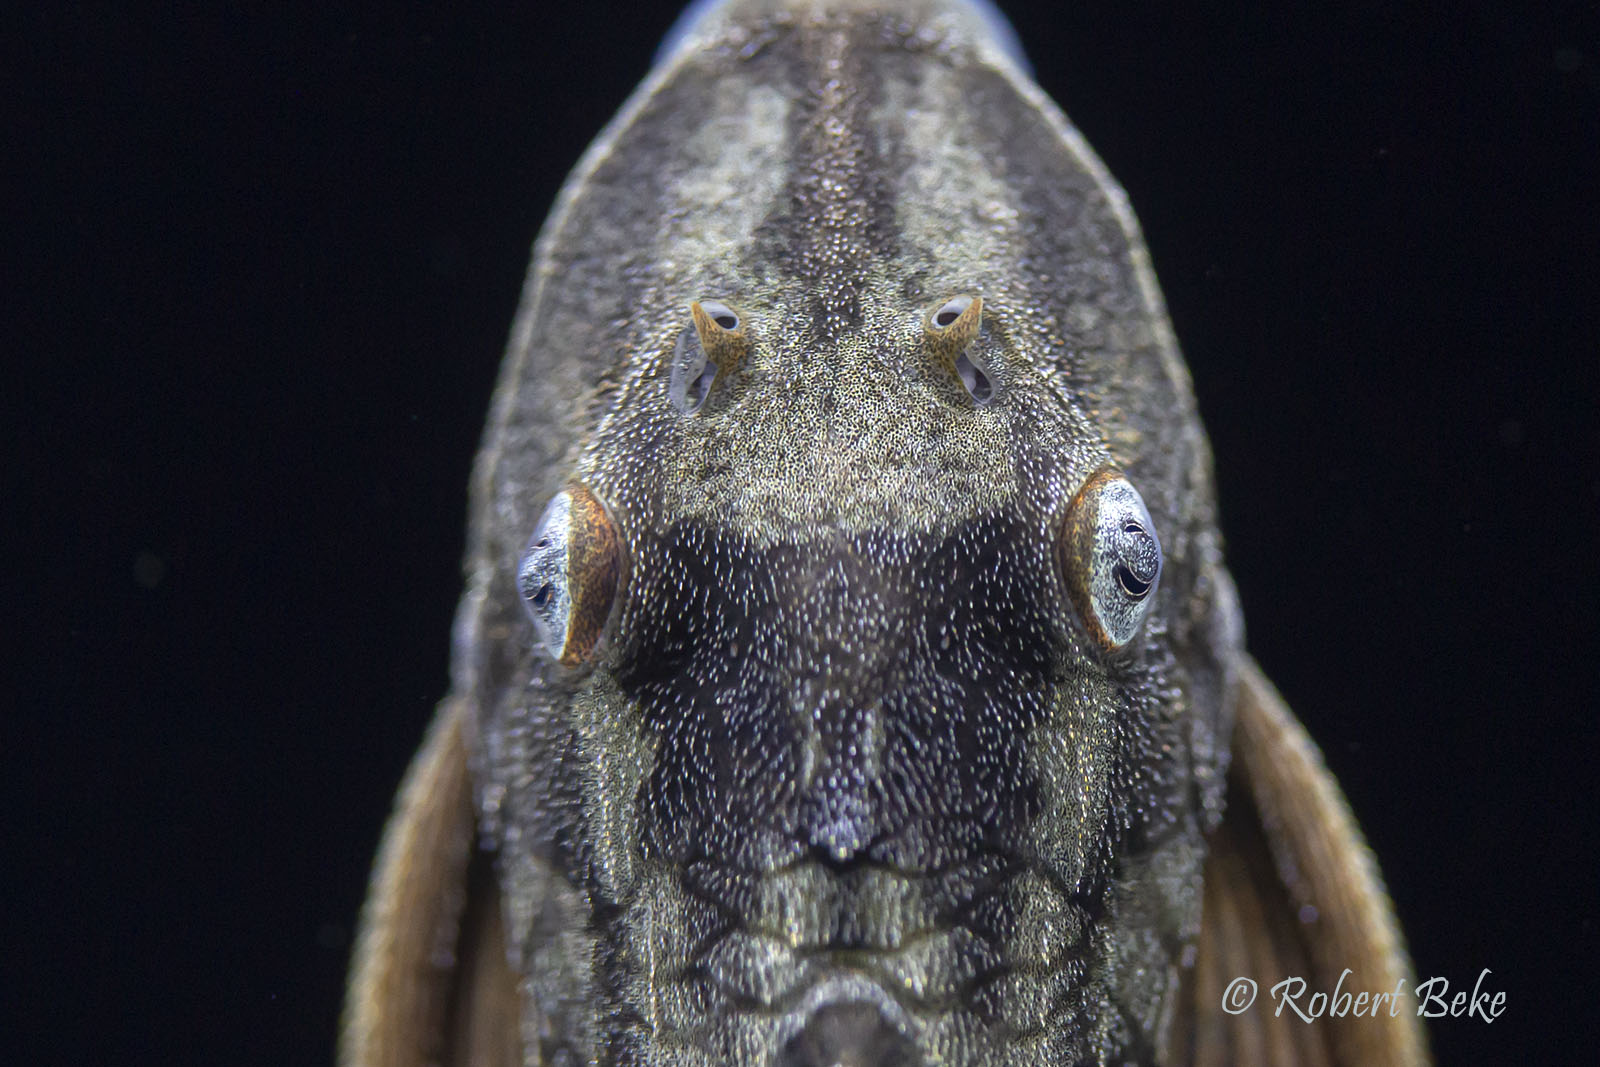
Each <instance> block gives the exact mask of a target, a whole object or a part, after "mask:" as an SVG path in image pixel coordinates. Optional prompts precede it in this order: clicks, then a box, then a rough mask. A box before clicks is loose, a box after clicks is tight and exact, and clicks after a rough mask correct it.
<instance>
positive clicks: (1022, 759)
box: [341, 0, 1426, 1067]
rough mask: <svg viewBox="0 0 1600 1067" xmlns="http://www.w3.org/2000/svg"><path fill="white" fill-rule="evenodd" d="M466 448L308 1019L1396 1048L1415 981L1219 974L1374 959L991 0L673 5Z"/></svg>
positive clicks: (478, 1043)
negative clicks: (368, 861) (412, 676)
mask: <svg viewBox="0 0 1600 1067" xmlns="http://www.w3.org/2000/svg"><path fill="white" fill-rule="evenodd" d="M472 492H473V511H472V520H471V538H470V540H471V547H470V549H469V555H468V560H467V591H466V595H465V598H464V600H463V602H462V606H461V611H460V615H459V618H458V621H457V625H456V631H455V658H454V668H453V670H454V674H453V677H454V684H453V690H452V693H451V696H450V697H449V699H448V700H446V701H445V703H444V704H443V706H442V708H441V711H440V715H439V718H438V720H437V722H436V724H435V726H434V728H433V730H432V732H431V734H430V736H429V739H428V741H427V743H426V745H425V746H424V748H423V751H422V753H421V754H420V755H419V756H418V759H417V763H416V764H415V766H414V767H413V770H412V772H411V775H410V777H409V779H408V782H407V784H406V785H405V787H404V789H403V790H402V794H401V799H400V805H399V810H398V812H397V814H396V816H395V819H394V821H393V823H392V824H391V826H390V828H389V831H388V834H387V836H386V839H385V844H384V847H383V851H382V853H381V855H380V857H379V861H378V866H377V870H376V873H375V875H374V882H373V888H372V895H371V898H370V900H369V903H368V905H367V910H366V913H365V916H364V933H363V936H362V938H361V942H360V946H359V948H358V951H357V954H356V960H355V964H354V968H353V974H352V982H351V992H350V1000H349V1004H348V1006H347V1009H346V1019H345V1027H344V1031H343V1035H342V1045H341V1056H342V1062H343V1063H345V1064H347V1065H351V1067H356V1065H362V1067H366V1065H385V1067H388V1065H401V1064H423V1063H440V1062H443V1063H452V1064H456V1063H460V1064H465V1063H475V1064H476V1063H487V1064H498V1065H510V1064H589V1063H596V1064H615V1065H624V1064H626V1065H647V1064H648V1065H656V1064H661V1065H665V1064H673V1065H685V1067H687V1065H705V1067H726V1065H737V1067H757V1065H763V1067H765V1065H773V1067H779V1065H781V1067H834V1065H872V1067H923V1065H928V1067H931V1065H934V1064H952V1065H954V1064H963V1065H964V1064H985V1065H988V1064H994V1065H1001V1064H1007V1065H1010V1064H1016V1065H1027V1067H1037V1065H1040V1064H1088V1063H1269V1062H1270V1063H1290V1062H1307V1063H1326V1062H1333V1063H1352V1064H1354V1063H1361V1064H1376V1063H1395V1064H1399V1063H1415V1062H1419V1061H1422V1060H1424V1059H1425V1058H1426V1050H1425V1045H1424V1043H1423V1038H1422V1034H1421V1032H1420V1030H1419V1029H1418V1027H1417V1023H1416V1022H1415V1017H1414V1012H1413V1011H1412V1010H1410V1006H1409V1005H1408V1004H1407V1002H1406V1001H1405V999H1404V998H1401V1000H1400V1001H1397V1002H1395V1003H1397V1004H1400V1005H1402V1006H1405V1007H1406V1010H1402V1011H1397V1012H1390V1011H1382V1012H1380V1013H1378V1014H1377V1015H1376V1016H1374V1015H1371V1014H1362V1015H1353V1014H1352V1013H1349V1012H1346V1013H1344V1014H1342V1015H1341V1014H1337V1013H1332V1012H1327V1013H1324V1014H1323V1015H1322V1017H1321V1018H1319V1019H1317V1020H1316V1021H1315V1022H1314V1023H1306V1022H1304V1021H1302V1020H1300V1019H1298V1018H1296V1017H1294V1016H1293V1014H1292V1013H1287V1017H1285V1016H1284V1015H1279V1016H1274V1013H1273V1007H1274V1005H1273V1004H1272V1003H1270V1002H1269V1000H1268V999H1267V998H1266V997H1263V998H1262V1000H1261V1001H1260V1002H1259V1003H1257V1004H1255V1005H1254V1006H1251V1007H1247V1008H1245V1009H1244V1010H1237V1009H1238V1007H1239V1003H1241V1002H1240V1001H1238V1000H1235V1001H1234V1002H1231V1003H1229V1004H1225V1003H1224V996H1225V995H1228V996H1234V997H1237V996H1238V993H1237V991H1236V990H1234V989H1233V988H1232V987H1230V986H1229V982H1230V981H1231V980H1232V979H1234V978H1235V977H1244V978H1248V979H1250V980H1252V981H1254V982H1257V983H1259V984H1260V987H1261V989H1263V990H1265V989H1266V988H1267V987H1268V986H1269V985H1270V984H1271V983H1273V982H1276V981H1277V980H1279V979H1280V978H1283V977H1286V976H1301V977H1304V978H1305V979H1306V981H1307V983H1308V985H1309V986H1310V988H1312V989H1321V990H1327V991H1332V990H1333V989H1334V988H1335V985H1336V982H1337V981H1338V980H1339V979H1340V976H1341V974H1342V972H1343V971H1344V970H1345V969H1346V968H1349V969H1350V974H1348V975H1344V977H1343V988H1344V989H1345V990H1350V991H1354V990H1365V991H1372V992H1380V991H1392V990H1394V989H1395V988H1396V985H1397V984H1402V985H1404V986H1405V987H1406V988H1409V986H1410V984H1411V983H1410V982H1409V980H1408V975H1409V970H1408V966H1409V965H1408V963H1407V961H1406V958H1405V953H1404V949H1403V946H1402V944H1401V942H1400V939H1399V936H1398V933H1397V931H1396V928H1395V926H1394V923H1393V920H1392V918H1391V917H1390V913H1389V907H1388V902H1387V899H1386V898H1385V896H1384V893H1383V889H1382V886H1381V883H1380V881H1379V880H1378V876H1377V873H1376V869H1375V867H1374V865H1373V863H1372V860H1371V857H1370V855H1369V854H1368V853H1367V851H1366V849H1365V847H1364V845H1363V844H1362V842H1361V839H1360V836H1359V834H1358V832H1357V831H1356V829H1355V827H1354V824H1353V823H1352V821H1351V819H1350V817H1349V815H1348V812H1347V811H1346V809H1345V807H1344V804H1343V801H1342V799H1341V798H1340V796H1339V793H1338V791H1337V787H1336V786H1335V785H1334V784H1333V782H1332V780H1331V779H1330V778H1329V777H1328V776H1327V773H1326V771H1325V770H1324V769H1323V768H1322V765H1321V761H1320V758H1319V757H1318V755H1317V753H1316V750H1315V748H1314V746H1312V745H1311V743H1310V742H1309V741H1308V740H1307V739H1306V737H1305V735H1304V733H1303V732H1302V731H1301V729H1300V727H1299V726H1298V724H1297V723H1296V722H1295V721H1294V719H1293V717H1292V716H1291V715H1290V714H1289V712H1288V710H1287V709H1286V708H1285V707H1284V706H1283V705H1282V703H1281V701H1280V700H1279V699H1278V697H1277V696H1276V694H1275V693H1274V692H1273V690H1272V689H1271V687H1270V685H1268V683H1267V682H1266V681H1265V679H1264V678H1262V676H1261V675H1260V673H1259V672H1258V671H1257V669H1256V668H1255V667H1254V666H1253V664H1252V663H1251V661H1250V660H1249V658H1248V657H1247V655H1246V654H1245V652H1244V650H1243V645H1242V627H1241V621H1240V616H1239V611H1238V607H1237V604H1236V601H1235V598H1234V593H1233V587H1232V584H1231V582H1230V580H1229V577H1228V573H1227V571H1226V570H1225V569H1224V566H1223V562H1222V554H1221V546H1220V538H1219V535H1218V532H1217V525H1216V514H1215V506H1214V501H1213V491H1212V478H1211V457H1210V454H1209V451H1208V448H1207V445H1206V441H1205V438H1204V436H1203V433H1202V431H1201V428H1200V423H1199V419H1198V417H1197V415H1196V412H1195V404H1194V399H1193V397H1192V395H1191V392H1190V386H1189V378H1188V373H1187V371H1186V369H1185V368H1184V365H1183V363H1182V360H1181V357H1180V355H1179V352H1178V348H1177V345H1176V343H1175V341H1174V339H1173V335H1172V330H1171V327H1170V326H1169V324H1168V322H1167V318H1166V314H1165V311H1164V309H1163V307H1162V302H1161V296H1160V293H1159V291H1158V289H1157V286H1156V280H1155V277H1154V275H1153V274H1152V273H1151V269H1150V264H1149V257H1148V254H1147V253H1146V251H1145V248H1144V246H1143V244H1142V243H1141V240H1140V238H1139V235H1138V229H1137V226H1136V223H1135V222H1134V219H1133V215H1132V214H1131V212H1130V211H1129V209H1128V206H1127V202H1126V199H1125V197H1124V195H1123V193H1122V191H1121V190H1120V189H1119V188H1118V187H1117V186H1116V184H1115V183H1114V182H1113V181H1112V180H1111V178H1110V177H1109V176H1108V175H1107V174H1106V172H1105V170H1104V168H1103V167H1102V166H1101V164H1100V162H1099V161H1098V160H1097V159H1096V158H1095V157H1094V155H1093V154H1092V153H1091V152H1090V150H1089V148H1088V146H1087V145H1086V144H1085V143H1084V142H1083V140H1082V138H1081V137H1080V136H1079V135H1078V133H1077V131H1076V130H1074V129H1073V128H1072V127H1071V126H1070V125H1068V123H1067V121H1066V120H1065V118H1063V116H1062V115H1061V113H1060V112H1059V111H1058V110H1057V109H1056V108H1055V106H1054V105H1052V104H1051V103H1050V101H1049V100H1047V99H1046V98H1045V97H1044V96H1043V94H1042V93H1041V92H1040V90H1039V89H1038V87H1037V86H1035V85H1034V84H1033V83H1032V82H1031V81H1030V80H1029V77H1028V75H1027V73H1026V71H1025V67H1024V61H1023V60H1022V56H1021V52H1020V50H1019V49H1018V48H1017V46H1016V42H1015V38H1014V36H1013V35H1012V34H1011V31H1010V30H1009V28H1008V27H1007V26H1006V24H1005V22H1004V20H1003V19H1002V18H1001V17H1000V16H999V15H998V14H997V13H996V12H994V11H993V10H992V9H991V8H989V7H987V6H985V5H980V4H978V3H974V2H972V0H916V2H905V3H900V4H892V3H888V2H885V0H877V2H872V0H813V2H792V3H784V2H780V0H767V2H759V0H726V2H724V3H720V4H714V5H697V7H696V9H694V10H692V11H691V12H690V13H689V14H688V15H686V16H685V19H684V20H683V21H682V22H680V25H679V27H678V28H677V29H676V30H675V31H674V33H673V36H672V37H671V38H670V39H669V41H668V44H667V45H666V46H664V48H663V53H662V56H661V58H660V59H659V61H658V64H657V66H656V68H655V70H653V71H652V72H651V74H650V76H649V78H648V79H647V80H646V82H645V83H644V85H643V86H642V87H641V88H640V89H639V90H638V91H637V92H636V93H635V94H634V95H633V97H632V99H631V100H630V101H629V102H628V104H627V106H626V107H625V108H624V109H623V111H622V113H621V114H620V115H619V116H618V117H617V119H616V120H615V121H614V122H613V123H612V124H611V126H610V127H609V128H608V129H607V130H606V131H605V133H604V134H603V135H602V136H601V137H600V139H599V141H598V142H597V143H596V144H595V145H594V147H593V148H591V149H590V150H589V152H588V154H587V155H586V156H585V157H584V159H583V161H582V162H581V163H580V164H579V165H578V167H577V170H576V171H575V172H574V173H573V175H572V177H571V178H570V179H569V181H568V182H567V185H566V187H565V189H564V190H563V191H562V193H561V197H560V200H559V202H558V204H557V205H556V208H555V210H554V212H553V213H552V215H551V217H550V220H549V222H548V223H547V224H546V226H545V228H544V232H543V234H542V236H541V237H540V239H539V243H538V246H537V249H536V252H535V256H534V262H533V269H532V271H531V273H530V275H529V278H528V283H527V288H526V290H525V293H524V297H523V302H522V308H521V310H520V312H519V313H518V316H517V320H516V323H515V326H514V328H513V332H512V338H511V343H510V350H509V352H508V354H507V356H506V361H505V367H504V369H503V372H502V375H501V378H500V384H499V387H498V389H497V391H496V394H495V399H494V407H493V413H492V415H491V418H490V421H489V426H488V429H487V432H486V434H485V438H484V446H483V451H482V452H481V454H480V455H479V457H478V463H477V467H476V470H475V473H474V479H473V485H472ZM1230 749H1231V752H1232V763H1231V770H1230ZM1236 1010H1237V1013H1236V1014H1235V1011H1236Z"/></svg>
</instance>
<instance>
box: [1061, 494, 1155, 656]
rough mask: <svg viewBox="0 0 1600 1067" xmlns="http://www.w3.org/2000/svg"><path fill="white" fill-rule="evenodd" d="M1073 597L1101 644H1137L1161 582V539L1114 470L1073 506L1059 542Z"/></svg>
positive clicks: (1114, 646)
mask: <svg viewBox="0 0 1600 1067" xmlns="http://www.w3.org/2000/svg"><path fill="white" fill-rule="evenodd" d="M1056 552H1057V557H1058V561H1059V563H1060V566H1061V574H1062V578H1063V580H1064V581H1065V583H1066V587H1067V594H1068V596H1069V597H1070V598H1071V600H1072V606H1073V608H1074V609H1075V610H1076V611H1077V613H1078V617H1079V618H1080V619H1082V620H1083V624H1084V627H1085V629H1087V630H1088V631H1089V635H1090V637H1092V638H1093V639H1094V640H1095V642H1096V643H1097V644H1099V645H1100V646H1101V647H1102V648H1105V649H1106V650H1108V651H1115V650H1117V649H1120V648H1123V647H1124V646H1126V645H1127V644H1128V642H1129V641H1131V640H1133V637H1134V635H1135V634H1136V633H1137V632H1138V630H1139V626H1140V625H1141V624H1142V623H1143V622H1144V620H1145V616H1147V615H1149V614H1150V606H1151V604H1152V603H1154V601H1155V592H1156V589H1157V587H1158V586H1159V584H1160V581H1161V541H1160V539H1159V538H1158V537H1157V536H1156V530H1155V524H1154V523H1153V522H1151V521H1150V512H1149V510H1148V509H1147V508H1146V507H1145V506H1144V498H1143V497H1141V496H1140V495H1139V491H1138V490H1137V489H1135V488H1134V487H1133V484H1132V483H1131V482H1129V481H1128V479H1127V478H1125V477H1123V475H1122V473H1121V472H1120V471H1117V470H1116V469H1115V468H1112V467H1102V468H1101V469H1100V470H1098V471H1096V472H1095V473H1094V474H1093V475H1091V476H1090V477H1089V480H1088V481H1087V482H1085V483H1084V485H1083V488H1082V489H1080V490H1078V493H1077V495H1076V496H1074V497H1073V498H1072V503H1071V504H1069V505H1068V507H1067V513H1066V516H1065V517H1064V519H1063V520H1062V524H1061V535H1060V537H1059V539H1058V540H1057V542H1056Z"/></svg>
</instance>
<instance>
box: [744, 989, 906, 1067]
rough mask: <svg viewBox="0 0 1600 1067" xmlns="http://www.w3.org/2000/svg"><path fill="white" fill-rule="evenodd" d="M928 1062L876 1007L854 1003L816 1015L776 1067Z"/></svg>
mask: <svg viewBox="0 0 1600 1067" xmlns="http://www.w3.org/2000/svg"><path fill="white" fill-rule="evenodd" d="M925 1062H926V1061H924V1060H923V1058H922V1054H921V1053H919V1052H918V1051H917V1050H916V1047H915V1046H914V1045H912V1043H911V1040H910V1039H909V1038H908V1037H906V1035H905V1034H903V1033H901V1032H900V1029H899V1028H898V1027H896V1026H895V1025H894V1024H892V1023H890V1022H889V1020H887V1019H885V1018H884V1017H883V1013H882V1012H880V1011H879V1010H878V1009H877V1008H876V1007H875V1006H874V1005H872V1004H869V1003H866V1002H864V1001H859V1000H853V1001H846V1002H844V1003H834V1004H826V1005H824V1006H822V1007H820V1008H818V1009H817V1010H816V1011H814V1012H812V1014H811V1018H809V1019H807V1020H806V1024H805V1026H804V1027H802V1028H801V1030H800V1032H799V1033H798V1034H795V1035H794V1037H792V1038H790V1039H789V1043H788V1044H786V1045H784V1047H783V1051H782V1052H780V1053H779V1054H778V1059H777V1062H776V1064H775V1065H774V1067H924V1064H925Z"/></svg>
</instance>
